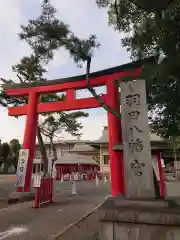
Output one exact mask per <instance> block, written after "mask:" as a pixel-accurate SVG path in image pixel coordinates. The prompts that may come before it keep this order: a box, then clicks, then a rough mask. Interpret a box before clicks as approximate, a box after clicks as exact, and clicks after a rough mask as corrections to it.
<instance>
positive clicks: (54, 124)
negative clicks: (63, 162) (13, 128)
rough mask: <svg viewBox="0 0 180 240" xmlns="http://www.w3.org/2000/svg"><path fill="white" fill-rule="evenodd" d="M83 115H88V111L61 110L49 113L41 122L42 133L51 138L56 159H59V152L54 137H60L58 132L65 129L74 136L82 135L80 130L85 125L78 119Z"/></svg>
mask: <svg viewBox="0 0 180 240" xmlns="http://www.w3.org/2000/svg"><path fill="white" fill-rule="evenodd" d="M82 117H88V113H85V112H81V111H78V112H73V113H65V112H61V113H55V114H53V115H52V114H51V115H48V116H47V117H46V119H45V120H44V121H43V122H42V123H41V124H40V130H41V133H42V135H44V136H45V137H47V138H48V139H49V142H50V152H51V153H53V156H54V159H55V160H56V159H57V153H56V149H55V146H54V143H53V141H54V138H55V137H58V135H57V134H59V133H61V132H63V131H65V132H68V133H70V134H71V135H73V136H81V135H82V132H80V130H81V129H82V128H83V126H82V124H81V123H80V122H79V121H78V119H79V118H82Z"/></svg>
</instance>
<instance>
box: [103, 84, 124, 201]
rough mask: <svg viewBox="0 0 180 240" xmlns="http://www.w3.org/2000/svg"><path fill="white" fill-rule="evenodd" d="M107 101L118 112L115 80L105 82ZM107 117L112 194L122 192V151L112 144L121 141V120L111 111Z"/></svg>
mask: <svg viewBox="0 0 180 240" xmlns="http://www.w3.org/2000/svg"><path fill="white" fill-rule="evenodd" d="M106 87H107V96H108V99H107V102H108V105H109V106H111V108H113V109H114V110H115V111H116V112H117V113H118V114H120V102H119V91H118V87H117V86H116V82H115V81H110V82H108V83H107V84H106ZM107 117H108V135H109V156H110V173H111V192H112V196H117V195H118V194H119V193H122V194H124V192H125V189H124V174H123V171H124V169H123V155H122V152H115V151H114V150H113V146H114V144H117V143H121V142H122V133H121V132H122V131H121V122H120V121H119V119H118V118H117V117H116V116H115V115H114V114H112V113H110V112H108V113H107Z"/></svg>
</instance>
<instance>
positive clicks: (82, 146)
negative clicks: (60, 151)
mask: <svg viewBox="0 0 180 240" xmlns="http://www.w3.org/2000/svg"><path fill="white" fill-rule="evenodd" d="M94 151H96V149H95V148H94V147H92V146H90V145H89V144H87V143H84V142H77V143H75V145H74V147H73V148H72V149H70V150H69V152H94Z"/></svg>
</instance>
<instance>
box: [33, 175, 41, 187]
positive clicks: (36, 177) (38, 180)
mask: <svg viewBox="0 0 180 240" xmlns="http://www.w3.org/2000/svg"><path fill="white" fill-rule="evenodd" d="M40 186H41V175H40V174H37V175H34V183H33V187H34V188H40Z"/></svg>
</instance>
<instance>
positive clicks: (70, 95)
mask: <svg viewBox="0 0 180 240" xmlns="http://www.w3.org/2000/svg"><path fill="white" fill-rule="evenodd" d="M74 100H76V90H75V89H69V90H67V91H66V101H67V102H69V103H70V102H71V101H74Z"/></svg>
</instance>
